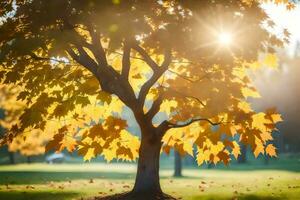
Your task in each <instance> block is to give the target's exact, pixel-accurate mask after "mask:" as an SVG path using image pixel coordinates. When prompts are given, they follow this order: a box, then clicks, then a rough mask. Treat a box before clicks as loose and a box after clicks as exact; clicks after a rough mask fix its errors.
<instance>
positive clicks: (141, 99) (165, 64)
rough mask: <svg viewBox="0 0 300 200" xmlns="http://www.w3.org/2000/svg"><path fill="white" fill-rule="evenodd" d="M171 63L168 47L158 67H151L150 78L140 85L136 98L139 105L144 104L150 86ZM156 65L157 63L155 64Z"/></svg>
mask: <svg viewBox="0 0 300 200" xmlns="http://www.w3.org/2000/svg"><path fill="white" fill-rule="evenodd" d="M170 63H171V49H170V48H168V49H167V50H166V52H165V59H164V62H163V63H162V65H161V66H160V67H156V68H153V75H152V76H151V78H150V79H149V80H148V81H146V83H144V85H143V86H142V87H141V90H140V93H139V97H138V100H139V102H140V103H141V106H144V103H145V99H146V96H147V94H148V92H149V90H150V88H151V87H152V86H153V85H154V84H155V83H156V82H157V81H158V79H159V78H160V77H161V76H162V75H163V73H165V72H166V71H167V69H168V67H169V65H170ZM155 65H156V66H157V64H155Z"/></svg>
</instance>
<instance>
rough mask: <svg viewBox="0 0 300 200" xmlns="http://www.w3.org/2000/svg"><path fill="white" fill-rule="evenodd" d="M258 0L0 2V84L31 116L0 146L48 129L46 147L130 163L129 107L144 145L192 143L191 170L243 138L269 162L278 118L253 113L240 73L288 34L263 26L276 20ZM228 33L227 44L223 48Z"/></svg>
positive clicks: (188, 147)
mask: <svg viewBox="0 0 300 200" xmlns="http://www.w3.org/2000/svg"><path fill="white" fill-rule="evenodd" d="M260 3H261V2H260V1H255V0H240V1H231V0H222V1H217V0H207V1H193V0H172V1H147V0H145V1H136V0H128V1H121V0H102V1H95V0H85V1H79V0H69V1H62V0H51V1H43V0H30V1H29V0H16V1H2V2H1V3H0V15H1V16H2V18H1V20H0V23H1V26H0V49H1V50H0V63H1V64H0V81H1V83H2V84H7V85H17V86H18V87H19V88H21V89H20V90H21V92H20V93H19V94H18V97H17V98H18V100H19V101H21V102H23V103H24V104H25V105H26V108H25V109H23V111H22V113H21V115H20V117H19V119H18V120H17V121H16V123H15V124H14V125H13V126H12V127H11V128H10V129H9V131H8V132H7V133H6V135H5V137H3V138H2V139H1V140H0V142H1V143H2V144H6V143H9V142H11V141H12V139H13V138H14V137H17V136H18V135H19V134H21V133H24V132H30V131H32V130H33V129H35V130H41V131H45V130H49V131H51V133H52V134H54V137H53V139H52V140H51V141H50V142H49V143H48V145H47V149H55V150H57V151H61V150H63V149H67V150H68V151H74V150H76V149H77V150H78V152H79V154H81V155H83V156H84V159H85V160H90V159H91V158H93V157H95V156H96V155H103V156H104V157H105V158H106V159H107V160H112V159H113V158H117V159H124V160H135V159H136V158H137V157H138V152H139V147H140V141H139V138H138V137H137V136H135V135H132V134H131V133H130V132H129V131H128V123H127V121H126V119H124V118H123V117H122V111H123V109H124V107H128V108H129V109H130V110H131V111H132V113H133V116H134V118H135V120H136V122H137V124H138V125H139V127H140V129H141V135H142V137H147V138H150V140H151V138H158V139H159V140H161V141H162V143H163V150H164V151H165V152H166V153H168V152H169V151H170V148H172V147H174V148H176V149H177V150H178V151H179V152H181V153H182V154H184V153H188V154H191V155H193V149H194V147H196V148H197V156H196V159H197V161H198V164H202V163H203V162H213V163H217V162H219V161H222V162H224V163H225V164H227V163H228V162H229V161H230V159H231V155H233V156H234V157H237V156H238V155H239V154H240V149H239V142H241V143H244V144H246V145H250V147H251V149H252V150H253V152H254V155H255V156H258V155H260V154H265V153H266V154H267V155H270V156H275V155H276V152H275V147H274V146H273V145H272V144H271V141H272V132H273V131H275V130H276V127H275V125H276V123H277V122H280V121H281V120H282V119H281V117H280V115H279V114H277V113H276V110H275V109H269V110H267V111H265V112H256V111H254V110H253V109H252V108H251V105H250V103H249V102H247V99H248V98H257V97H260V95H259V93H258V92H257V91H256V90H255V88H254V86H253V85H252V82H251V79H250V78H249V76H248V74H247V71H249V70H253V69H255V68H257V67H259V65H258V64H257V62H256V60H257V57H258V54H259V53H260V52H263V53H266V54H267V58H268V59H269V61H270V60H271V61H273V60H274V58H273V57H272V56H273V55H272V53H274V48H276V47H282V45H283V44H284V42H286V41H287V40H288V32H287V31H286V30H284V32H283V36H282V37H278V36H276V35H274V34H273V33H271V32H269V31H267V30H266V27H267V26H269V27H272V26H274V23H273V22H272V21H271V19H270V18H269V17H268V16H267V15H266V13H265V11H264V10H263V9H262V8H261V7H260ZM275 3H286V4H287V8H288V9H291V8H292V7H293V4H291V3H287V2H286V1H278V0H276V1H275ZM224 31H227V32H230V33H232V38H233V42H232V44H229V45H224V44H220V42H219V41H218V35H219V34H220V33H221V32H224ZM158 113H164V117H157V116H158V115H157V114H158ZM162 118H163V119H162ZM47 132H48V131H45V134H47Z"/></svg>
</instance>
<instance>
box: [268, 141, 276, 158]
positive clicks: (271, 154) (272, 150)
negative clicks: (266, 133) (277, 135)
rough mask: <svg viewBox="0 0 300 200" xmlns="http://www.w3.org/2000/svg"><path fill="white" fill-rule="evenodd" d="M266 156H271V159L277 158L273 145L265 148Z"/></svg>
mask: <svg viewBox="0 0 300 200" xmlns="http://www.w3.org/2000/svg"><path fill="white" fill-rule="evenodd" d="M266 154H267V155H269V156H271V157H277V154H276V147H274V146H273V144H269V145H268V146H267V147H266Z"/></svg>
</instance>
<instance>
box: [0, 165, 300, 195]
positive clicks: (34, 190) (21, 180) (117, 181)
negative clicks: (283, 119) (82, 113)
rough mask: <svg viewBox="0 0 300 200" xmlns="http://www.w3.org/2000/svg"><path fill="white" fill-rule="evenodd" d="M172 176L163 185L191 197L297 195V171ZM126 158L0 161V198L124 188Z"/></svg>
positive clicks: (164, 176) (128, 183)
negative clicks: (94, 161) (98, 161)
mask: <svg viewBox="0 0 300 200" xmlns="http://www.w3.org/2000/svg"><path fill="white" fill-rule="evenodd" d="M183 172H184V177H183V178H176V179H175V178H173V177H172V176H171V175H172V173H173V171H172V170H171V169H163V170H161V185H162V187H163V190H164V191H165V192H166V193H168V194H171V195H173V196H175V197H178V198H180V197H181V198H182V199H186V200H192V199H194V200H196V199H249V200H250V199H270V200H273V199H274V200H276V199H291V200H297V199H300V172H296V171H284V170H270V169H262V170H244V171H243V170H234V171H231V170H220V169H186V170H184V171H183ZM134 174H135V165H130V164H57V165H47V164H31V165H26V164H20V165H14V166H9V165H6V166H0V199H1V200H10V199H18V200H19V199H24V200H25V199H26V200H27V199H29V200H48V199H49V200H50V199H51V200H52V199H55V200H71V199H81V198H86V197H89V196H104V195H108V194H113V193H118V192H124V191H128V190H130V188H131V187H132V186H133V181H134Z"/></svg>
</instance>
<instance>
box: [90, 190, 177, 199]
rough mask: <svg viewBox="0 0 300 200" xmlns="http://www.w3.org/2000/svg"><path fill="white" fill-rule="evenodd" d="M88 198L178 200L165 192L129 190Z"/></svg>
mask: <svg viewBox="0 0 300 200" xmlns="http://www.w3.org/2000/svg"><path fill="white" fill-rule="evenodd" d="M88 200H177V199H176V198H174V197H172V196H170V195H168V194H164V193H157V194H153V193H151V194H145V193H133V192H128V193H121V194H115V195H111V196H105V197H93V198H90V199H88Z"/></svg>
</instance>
